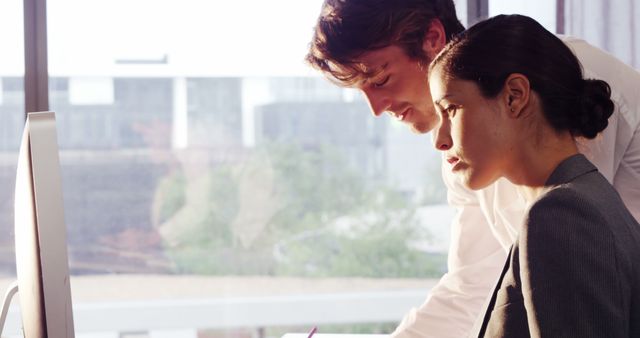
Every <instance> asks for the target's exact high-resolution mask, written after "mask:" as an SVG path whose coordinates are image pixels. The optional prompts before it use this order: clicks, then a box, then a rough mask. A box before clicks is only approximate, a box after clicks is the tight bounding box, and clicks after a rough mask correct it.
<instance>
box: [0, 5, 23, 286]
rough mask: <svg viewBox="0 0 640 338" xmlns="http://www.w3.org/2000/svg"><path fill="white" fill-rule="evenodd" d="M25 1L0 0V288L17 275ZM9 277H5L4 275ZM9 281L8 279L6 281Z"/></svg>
mask: <svg viewBox="0 0 640 338" xmlns="http://www.w3.org/2000/svg"><path fill="white" fill-rule="evenodd" d="M22 18H23V15H22V1H20V0H3V1H0V46H3V47H4V48H3V51H2V57H0V118H1V119H2V123H0V186H2V187H3V188H2V189H0V232H2V233H3V234H7V235H5V236H2V238H0V281H1V282H2V284H0V290H5V289H6V286H7V285H8V283H9V282H10V281H11V280H12V279H14V277H15V270H16V263H15V254H14V251H13V247H14V242H13V241H14V237H13V193H14V185H15V177H16V163H17V161H18V148H19V147H20V140H21V137H22V127H23V125H24V85H23V80H24V41H23V34H22V32H23V19H22ZM5 277H6V279H5ZM5 282H6V283H5Z"/></svg>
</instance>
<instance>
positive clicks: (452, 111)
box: [444, 104, 459, 117]
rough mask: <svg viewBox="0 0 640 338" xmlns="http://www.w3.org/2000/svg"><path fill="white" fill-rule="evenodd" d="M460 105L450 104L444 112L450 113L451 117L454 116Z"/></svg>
mask: <svg viewBox="0 0 640 338" xmlns="http://www.w3.org/2000/svg"><path fill="white" fill-rule="evenodd" d="M458 108H459V107H458V106H456V105H454V104H450V105H448V106H447V107H446V108H445V109H444V112H445V113H446V114H447V115H449V117H453V116H454V115H455V114H456V112H457V111H458Z"/></svg>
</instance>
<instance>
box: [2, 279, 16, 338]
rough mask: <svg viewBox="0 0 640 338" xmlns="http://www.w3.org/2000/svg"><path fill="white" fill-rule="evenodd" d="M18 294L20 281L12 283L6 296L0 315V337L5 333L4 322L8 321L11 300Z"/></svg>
mask: <svg viewBox="0 0 640 338" xmlns="http://www.w3.org/2000/svg"><path fill="white" fill-rule="evenodd" d="M17 292H18V281H15V282H13V283H11V285H10V286H9V288H8V289H7V293H5V294H4V304H2V314H0V335H1V334H2V332H3V331H4V322H5V321H6V320H7V313H9V305H11V299H13V296H15V294H16V293H17Z"/></svg>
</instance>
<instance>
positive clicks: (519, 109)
mask: <svg viewBox="0 0 640 338" xmlns="http://www.w3.org/2000/svg"><path fill="white" fill-rule="evenodd" d="M503 92H504V97H503V99H504V100H505V102H504V103H505V104H506V105H507V110H508V114H509V115H510V116H511V117H513V118H518V117H521V116H522V115H526V113H527V109H525V108H527V106H528V105H529V98H530V96H531V87H530V84H529V79H528V78H527V77H526V76H524V75H522V74H520V73H513V74H511V75H509V76H508V77H507V79H506V80H505V81H504V90H503Z"/></svg>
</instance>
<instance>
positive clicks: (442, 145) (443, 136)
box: [433, 118, 453, 151]
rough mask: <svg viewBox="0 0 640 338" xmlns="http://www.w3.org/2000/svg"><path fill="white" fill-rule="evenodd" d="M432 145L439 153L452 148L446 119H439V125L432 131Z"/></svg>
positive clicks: (449, 126) (449, 129)
mask: <svg viewBox="0 0 640 338" xmlns="http://www.w3.org/2000/svg"><path fill="white" fill-rule="evenodd" d="M433 145H434V146H435V147H436V149H438V150H441V151H446V150H449V149H451V147H452V146H453V140H452V139H451V125H450V124H449V120H448V119H446V118H445V119H443V118H440V124H439V125H438V126H437V127H436V128H435V129H434V130H433Z"/></svg>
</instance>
